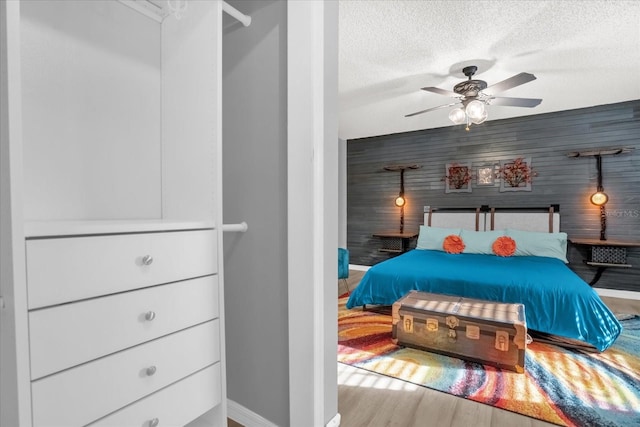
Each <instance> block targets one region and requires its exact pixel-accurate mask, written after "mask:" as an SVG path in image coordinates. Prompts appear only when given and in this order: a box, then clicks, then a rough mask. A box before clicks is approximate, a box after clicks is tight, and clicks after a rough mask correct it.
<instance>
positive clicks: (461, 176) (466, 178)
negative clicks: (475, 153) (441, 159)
mask: <svg viewBox="0 0 640 427" xmlns="http://www.w3.org/2000/svg"><path fill="white" fill-rule="evenodd" d="M444 169H445V176H444V178H443V180H444V192H445V193H471V162H464V163H461V162H449V163H447V164H446V165H445V168H444Z"/></svg>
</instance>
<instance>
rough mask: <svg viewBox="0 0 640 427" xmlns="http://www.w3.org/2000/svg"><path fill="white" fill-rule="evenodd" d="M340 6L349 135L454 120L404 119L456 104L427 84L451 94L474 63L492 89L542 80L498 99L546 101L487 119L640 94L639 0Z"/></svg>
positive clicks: (436, 115)
mask: <svg viewBox="0 0 640 427" xmlns="http://www.w3.org/2000/svg"><path fill="white" fill-rule="evenodd" d="M339 8H340V33H339V37H340V52H339V55H340V56H339V92H340V93H339V95H340V98H339V99H340V116H339V121H340V129H339V135H340V138H342V139H353V138H361V137H367V136H375V135H386V134H391V133H398V132H406V131H413V130H419V129H428V128H436V127H443V126H452V125H453V124H452V123H451V122H450V121H449V119H448V113H449V111H450V109H451V108H443V109H440V110H436V111H432V112H428V113H425V114H422V115H418V116H414V117H411V118H405V117H404V116H405V115H406V114H409V113H413V112H415V111H419V110H423V109H426V108H431V107H437V106H439V105H442V104H448V103H451V102H454V101H455V99H452V98H449V97H446V96H442V95H438V94H435V93H430V92H426V91H422V90H420V88H421V87H425V86H437V87H439V88H442V89H446V90H452V87H453V86H454V85H455V84H456V83H458V82H460V81H462V80H465V79H466V77H465V76H464V74H463V73H462V68H463V67H464V66H466V65H477V66H478V72H477V73H476V75H475V76H474V78H477V79H482V80H485V81H486V82H487V83H488V85H489V86H491V85H492V84H494V83H497V82H499V81H502V80H504V79H506V78H508V77H511V76H513V75H515V74H518V73H520V72H528V73H532V74H534V75H535V76H536V77H537V80H534V81H532V82H530V83H526V84H524V85H522V86H518V87H516V88H513V89H510V90H508V91H505V92H503V93H500V94H495V95H500V96H507V97H525V98H542V99H543V101H542V103H541V104H540V105H538V106H537V107H535V108H519V107H507V106H497V105H492V106H489V107H488V110H489V118H488V121H490V120H495V119H504V118H509V117H517V116H524V115H530V114H541V113H548V112H553V111H560V110H570V109H575V108H582V107H589V106H594V105H603V104H611V103H616V102H622V101H628V100H633V99H640V78H639V76H640V1H637V0H636V1H617V0H613V1H592V0H584V1H566V0H563V1H558V0H555V1H462V0H460V1H418V0H399V1H394V0H379V1H362V0H340V3H339ZM452 108H453V107H452ZM458 126H462V125H458ZM480 126H482V125H480ZM472 131H473V127H472Z"/></svg>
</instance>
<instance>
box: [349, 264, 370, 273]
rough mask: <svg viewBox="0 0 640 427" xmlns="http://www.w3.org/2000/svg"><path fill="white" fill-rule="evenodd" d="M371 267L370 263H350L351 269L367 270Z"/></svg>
mask: <svg viewBox="0 0 640 427" xmlns="http://www.w3.org/2000/svg"><path fill="white" fill-rule="evenodd" d="M370 268H371V266H370V265H358V264H349V270H357V271H367V270H368V269H370Z"/></svg>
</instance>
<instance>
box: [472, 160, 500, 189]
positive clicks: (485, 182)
mask: <svg viewBox="0 0 640 427" xmlns="http://www.w3.org/2000/svg"><path fill="white" fill-rule="evenodd" d="M497 171H498V166H497V165H494V164H489V165H482V166H478V168H477V169H476V186H478V187H493V186H494V185H495V183H496V173H497Z"/></svg>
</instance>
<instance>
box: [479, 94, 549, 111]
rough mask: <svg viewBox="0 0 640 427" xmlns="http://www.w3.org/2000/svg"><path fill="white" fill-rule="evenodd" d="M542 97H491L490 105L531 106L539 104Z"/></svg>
mask: <svg viewBox="0 0 640 427" xmlns="http://www.w3.org/2000/svg"><path fill="white" fill-rule="evenodd" d="M541 102H542V99H538V98H507V97H502V96H499V97H493V96H492V97H491V100H490V101H489V104H490V105H504V106H509V107H529V108H533V107H535V106H536V105H539V104H540V103H541Z"/></svg>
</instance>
